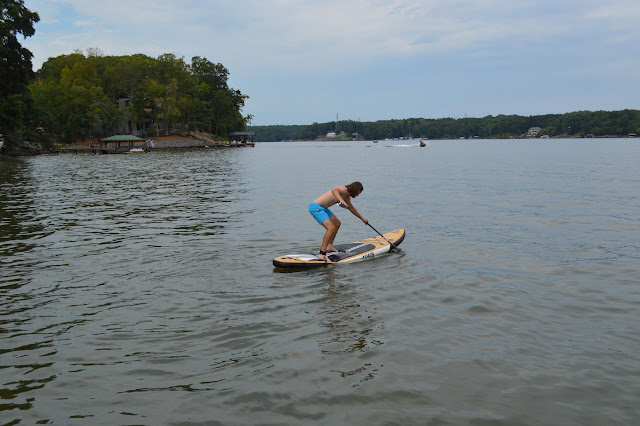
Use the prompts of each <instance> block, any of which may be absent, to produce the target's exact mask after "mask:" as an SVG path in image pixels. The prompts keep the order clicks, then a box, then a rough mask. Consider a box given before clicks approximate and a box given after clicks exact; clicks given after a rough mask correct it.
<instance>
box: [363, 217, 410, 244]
mask: <svg viewBox="0 0 640 426" xmlns="http://www.w3.org/2000/svg"><path fill="white" fill-rule="evenodd" d="M367 225H369V226H370V227H371V229H373V230H374V231H376V233H377V234H378V235H380V236H381V237H382V238H384V239H385V241H386V242H388V243H389V244H391V247H393V248H394V249H395V250H397V251H402V250H400V249H399V248H398V247H397V246H396V245H395V244H393V243H392V242H391V241H389V240H387V238H386V237H385V236H384V235H382V234H381V233H380V232H378V230H377V229H376V228H374V227H373V226H371V224H370V223H369V222H367Z"/></svg>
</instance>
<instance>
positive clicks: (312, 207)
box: [309, 202, 333, 225]
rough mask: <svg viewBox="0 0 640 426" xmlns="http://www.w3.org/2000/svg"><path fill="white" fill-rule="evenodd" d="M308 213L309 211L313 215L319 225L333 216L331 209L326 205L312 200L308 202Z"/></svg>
mask: <svg viewBox="0 0 640 426" xmlns="http://www.w3.org/2000/svg"><path fill="white" fill-rule="evenodd" d="M309 213H311V216H313V218H314V219H315V220H316V222H318V223H319V224H320V225H322V222H324V221H325V220H327V219H329V218H330V217H331V216H333V213H332V212H331V210H329V209H328V208H326V207H322V206H321V205H320V204H318V203H314V202H312V203H311V204H309Z"/></svg>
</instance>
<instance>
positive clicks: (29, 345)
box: [0, 140, 640, 425]
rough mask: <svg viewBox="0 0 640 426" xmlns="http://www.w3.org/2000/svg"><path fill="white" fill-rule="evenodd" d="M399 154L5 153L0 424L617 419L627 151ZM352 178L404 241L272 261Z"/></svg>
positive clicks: (580, 146) (601, 144) (301, 241)
mask: <svg viewBox="0 0 640 426" xmlns="http://www.w3.org/2000/svg"><path fill="white" fill-rule="evenodd" d="M396 145H397V146H395V145H394V143H393V142H386V141H381V142H379V143H377V144H375V145H374V144H373V143H366V142H353V143H340V145H336V144H330V143H275V144H258V146H257V147H255V149H229V150H222V149H220V150H218V149H216V150H213V149H212V150H205V149H202V150H194V151H173V152H171V151H165V152H154V153H152V154H149V155H144V156H142V155H141V156H89V155H86V156H84V155H78V156H64V155H61V156H57V157H37V158H29V159H19V160H6V161H2V162H0V214H1V216H0V244H1V246H0V267H1V268H2V274H0V303H1V305H2V310H0V399H1V400H0V417H1V418H2V423H3V424H5V423H9V424H11V423H14V424H18V423H19V424H81V423H86V424H91V425H95V424H104V425H112V424H189V423H192V424H258V423H271V424H301V423H310V424H354V423H355V424H422V423H443V424H469V423H496V424H594V425H595V424H633V422H634V420H636V419H637V418H638V416H640V411H639V409H638V406H637V400H638V398H640V385H639V384H638V381H637V378H636V376H637V374H636V372H637V370H638V369H639V368H640V357H639V356H638V353H637V352H638V351H637V347H638V346H639V345H640V337H638V336H640V330H639V329H638V325H637V318H636V317H637V305H638V303H639V302H640V290H639V289H638V287H637V285H636V284H637V282H638V281H639V280H640V263H639V262H638V259H640V234H639V232H640V231H639V229H640V228H639V227H638V226H636V225H637V224H638V223H640V216H639V215H640V198H639V197H638V194H637V188H638V186H639V185H640V175H639V173H640V172H639V169H638V168H637V164H638V163H639V161H640V149H639V147H638V146H637V145H636V143H635V142H633V141H627V140H624V141H623V140H618V141H611V140H607V141H597V142H596V141H550V142H532V141H470V142H468V141H447V142H444V141H431V143H430V144H429V147H428V148H422V149H421V148H417V147H415V149H414V147H413V146H407V147H402V146H400V144H396ZM387 148H402V149H387ZM399 170H400V171H401V172H399ZM356 179H357V180H360V181H362V182H363V183H364V185H365V192H364V193H363V195H362V196H361V197H359V198H358V200H356V203H357V206H358V209H359V211H361V212H362V213H363V214H364V215H365V216H366V217H367V218H368V219H369V220H371V221H372V224H373V225H374V226H375V227H376V229H379V230H381V231H387V230H392V229H396V228H398V227H403V228H406V229H407V238H406V240H405V241H404V242H403V247H402V248H403V251H402V253H391V254H388V255H385V256H381V257H380V258H378V259H376V260H375V261H369V262H360V263H355V264H353V265H344V266H342V267H338V266H335V265H333V266H327V267H326V268H320V269H316V270H313V271H297V272H295V273H287V274H282V273H275V272H274V270H273V266H272V263H271V262H272V259H273V258H274V257H276V256H278V255H281V254H283V253H285V252H291V251H299V250H307V249H310V248H312V247H315V246H317V244H318V242H319V241H320V238H321V236H322V233H323V230H322V228H321V227H319V226H318V225H317V224H316V223H315V222H314V221H313V220H312V218H311V217H310V216H309V215H308V212H307V210H306V207H307V205H308V202H309V201H310V199H312V198H313V197H315V196H317V194H318V193H322V192H324V191H326V190H327V188H328V187H331V186H333V185H337V184H344V183H348V182H351V181H353V180H356ZM335 213H336V214H337V215H338V216H339V217H340V219H341V221H342V223H343V227H342V228H341V230H340V234H339V235H338V238H339V240H340V241H342V242H344V241H354V240H357V239H360V238H365V237H370V236H372V235H371V234H370V232H371V231H370V229H369V228H368V227H366V226H365V227H363V226H362V224H361V223H360V222H359V221H358V220H357V219H356V218H353V217H351V216H349V215H348V213H345V212H343V211H337V212H335ZM265 419H268V420H265Z"/></svg>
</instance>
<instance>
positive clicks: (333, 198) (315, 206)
mask: <svg viewBox="0 0 640 426" xmlns="http://www.w3.org/2000/svg"><path fill="white" fill-rule="evenodd" d="M363 190H364V188H363V187H362V184H361V183H360V182H353V183H350V184H349V185H346V186H336V187H335V188H333V189H332V190H331V191H327V192H325V193H324V194H322V195H321V196H319V197H318V198H316V199H315V200H314V201H313V202H312V203H311V204H309V213H311V216H313V217H314V219H315V220H316V221H317V222H318V223H319V224H320V225H322V226H324V228H325V229H326V230H327V232H325V234H324V238H322V245H321V246H320V254H319V255H318V259H320V260H324V261H325V262H329V263H331V261H330V260H329V258H328V257H327V252H336V251H337V250H336V248H335V247H334V245H333V240H335V238H336V235H337V234H338V229H340V224H341V222H340V220H338V218H337V217H336V216H335V215H334V214H333V213H332V212H331V210H329V207H331V206H333V205H334V204H338V203H340V204H342V205H343V206H344V207H346V208H348V209H349V211H350V212H351V213H353V214H354V215H355V216H357V217H358V218H359V219H360V220H361V221H363V222H364V223H365V224H367V223H369V221H368V220H367V219H365V218H364V217H362V215H361V214H360V213H358V210H356V208H355V207H353V204H351V198H355V197H357V196H358V195H360V193H361V192H362V191H363Z"/></svg>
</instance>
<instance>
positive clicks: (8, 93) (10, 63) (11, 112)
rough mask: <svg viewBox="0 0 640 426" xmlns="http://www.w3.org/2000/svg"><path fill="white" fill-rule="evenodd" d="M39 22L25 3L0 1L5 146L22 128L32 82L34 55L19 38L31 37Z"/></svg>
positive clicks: (0, 127) (0, 109) (0, 113)
mask: <svg viewBox="0 0 640 426" xmlns="http://www.w3.org/2000/svg"><path fill="white" fill-rule="evenodd" d="M39 20H40V17H39V16H38V14H37V13H36V12H32V11H30V10H29V9H27V8H26V7H25V6H24V1H22V0H0V133H4V134H5V135H8V137H7V142H8V143H7V145H8V146H9V145H10V144H11V143H12V142H13V141H14V140H15V136H14V133H15V132H16V131H19V130H21V128H22V127H24V125H25V120H26V116H25V111H26V108H27V107H28V101H27V100H26V99H24V98H23V96H24V95H23V94H25V93H26V90H27V85H28V84H29V82H30V81H31V79H32V78H33V69H32V64H31V58H32V57H33V55H32V54H31V52H30V51H29V50H28V49H26V48H24V47H22V45H21V44H20V42H19V41H18V34H21V35H22V36H23V37H31V36H32V35H33V34H35V29H34V28H33V25H34V24H35V23H36V22H38V21H39Z"/></svg>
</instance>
